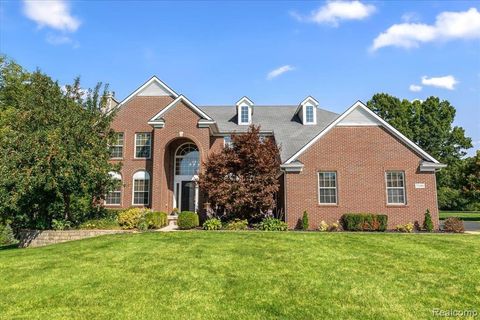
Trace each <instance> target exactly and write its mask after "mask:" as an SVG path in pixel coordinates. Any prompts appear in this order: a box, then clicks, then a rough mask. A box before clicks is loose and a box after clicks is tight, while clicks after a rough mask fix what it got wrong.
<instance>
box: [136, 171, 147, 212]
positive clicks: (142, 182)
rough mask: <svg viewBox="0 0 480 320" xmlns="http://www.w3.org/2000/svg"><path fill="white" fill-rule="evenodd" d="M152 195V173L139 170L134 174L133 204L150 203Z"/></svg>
mask: <svg viewBox="0 0 480 320" xmlns="http://www.w3.org/2000/svg"><path fill="white" fill-rule="evenodd" d="M149 197H150V175H149V174H148V172H146V171H137V172H136V173H135V174H134V175H133V204H135V205H148V201H149Z"/></svg>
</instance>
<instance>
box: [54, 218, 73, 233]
mask: <svg viewBox="0 0 480 320" xmlns="http://www.w3.org/2000/svg"><path fill="white" fill-rule="evenodd" d="M71 227H72V223H71V222H70V221H66V220H62V219H58V220H57V219H53V220H52V228H53V230H67V229H70V228H71Z"/></svg>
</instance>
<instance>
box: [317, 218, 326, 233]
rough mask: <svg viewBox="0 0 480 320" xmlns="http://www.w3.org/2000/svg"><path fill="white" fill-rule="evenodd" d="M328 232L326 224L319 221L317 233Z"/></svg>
mask: <svg viewBox="0 0 480 320" xmlns="http://www.w3.org/2000/svg"><path fill="white" fill-rule="evenodd" d="M327 230H328V223H326V222H325V221H323V220H322V221H320V224H319V225H318V231H322V232H324V231H327Z"/></svg>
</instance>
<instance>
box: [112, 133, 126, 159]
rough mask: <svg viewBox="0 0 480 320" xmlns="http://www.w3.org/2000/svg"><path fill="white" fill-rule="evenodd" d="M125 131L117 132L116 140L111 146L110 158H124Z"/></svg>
mask: <svg viewBox="0 0 480 320" xmlns="http://www.w3.org/2000/svg"><path fill="white" fill-rule="evenodd" d="M123 140H124V139H123V132H117V133H116V134H115V140H114V141H113V144H112V145H111V146H110V158H111V159H122V158H123Z"/></svg>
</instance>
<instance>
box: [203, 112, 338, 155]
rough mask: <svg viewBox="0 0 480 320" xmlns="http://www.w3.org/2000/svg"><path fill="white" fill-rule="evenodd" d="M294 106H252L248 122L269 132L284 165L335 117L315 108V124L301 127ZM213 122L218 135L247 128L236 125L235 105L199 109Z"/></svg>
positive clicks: (336, 115) (333, 114)
mask: <svg viewBox="0 0 480 320" xmlns="http://www.w3.org/2000/svg"><path fill="white" fill-rule="evenodd" d="M297 107H298V106H297V105H288V106H257V105H256V106H254V107H253V115H252V123H253V124H255V125H260V130H261V131H273V134H274V136H275V140H276V141H277V143H278V144H279V145H280V147H281V152H280V157H281V159H282V162H285V161H286V160H287V159H289V158H290V157H291V156H293V155H294V154H295V152H297V151H298V150H300V149H301V148H302V147H303V146H304V145H305V144H307V143H308V142H309V141H310V140H312V139H313V137H315V136H316V135H317V134H318V133H319V132H321V131H322V130H323V129H324V128H326V127H327V126H328V125H329V124H330V123H331V122H332V121H334V120H335V119H336V118H337V117H338V116H339V114H337V113H334V112H330V111H327V110H323V109H319V108H317V109H316V111H317V124H316V125H303V124H302V123H301V121H300V118H299V117H298V116H297V115H296V114H295V111H296V109H297ZM199 108H201V109H202V110H203V111H204V112H205V113H207V114H208V115H209V116H210V117H212V118H213V119H214V120H215V121H216V122H217V126H218V129H219V131H220V132H221V133H230V132H245V131H247V130H248V126H245V125H238V124H237V112H236V107H235V106H199Z"/></svg>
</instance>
